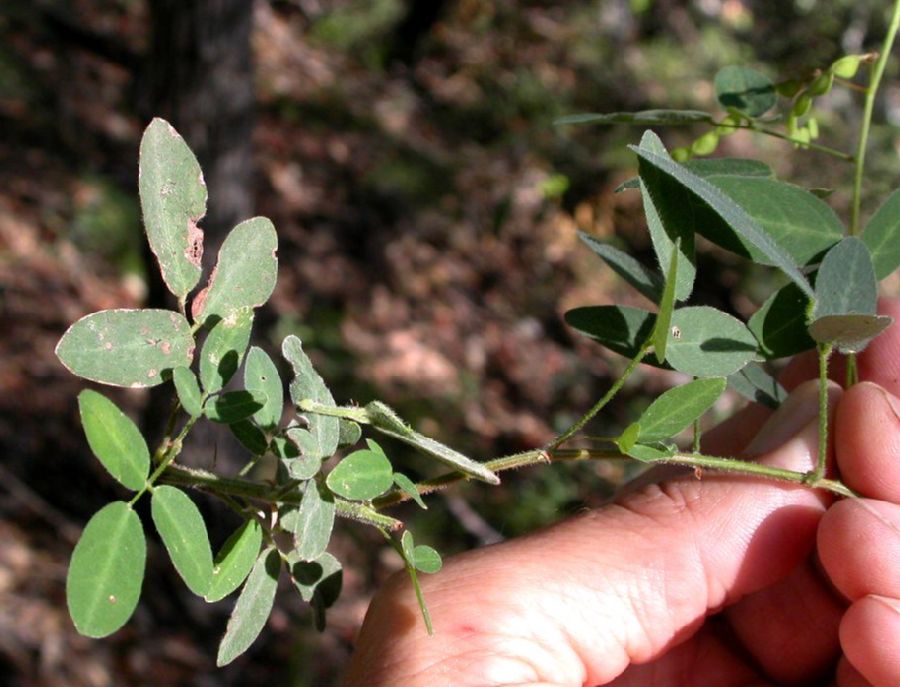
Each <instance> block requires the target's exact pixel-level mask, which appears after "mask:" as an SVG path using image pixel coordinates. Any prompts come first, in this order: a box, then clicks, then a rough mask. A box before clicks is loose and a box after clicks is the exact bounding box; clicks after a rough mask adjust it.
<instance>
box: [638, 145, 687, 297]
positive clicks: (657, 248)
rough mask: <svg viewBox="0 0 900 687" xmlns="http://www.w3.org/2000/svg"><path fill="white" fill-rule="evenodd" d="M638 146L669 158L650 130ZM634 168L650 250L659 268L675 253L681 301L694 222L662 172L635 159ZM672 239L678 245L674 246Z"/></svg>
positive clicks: (681, 199)
mask: <svg viewBox="0 0 900 687" xmlns="http://www.w3.org/2000/svg"><path fill="white" fill-rule="evenodd" d="M640 150H642V151H644V152H649V153H650V154H651V155H654V156H658V157H661V158H665V159H666V160H669V161H670V162H671V163H672V164H673V165H674V164H676V163H675V162H672V160H671V158H670V157H669V154H668V153H667V152H666V149H665V146H663V144H662V141H661V140H659V137H658V136H657V135H656V134H654V133H653V132H652V131H646V132H644V135H643V137H642V138H641V145H640ZM638 172H639V175H640V181H641V196H642V198H643V201H644V214H645V215H646V217H647V229H648V230H649V232H650V239H651V241H652V242H653V250H654V252H655V253H656V259H657V261H658V262H659V267H660V271H661V272H666V271H667V270H668V268H669V265H670V263H671V257H672V253H673V252H675V253H676V254H677V255H678V269H677V275H678V281H677V283H676V285H675V300H677V301H683V300H687V298H688V297H689V296H690V295H691V291H692V289H693V286H694V275H695V273H696V267H695V266H694V231H695V229H696V227H695V226H694V221H693V215H692V213H689V212H685V204H684V197H683V196H684V194H683V193H681V192H680V190H679V188H678V186H677V184H676V183H674V182H673V181H672V180H671V179H670V178H669V177H667V176H666V175H665V174H662V173H660V172H659V170H657V169H656V168H654V167H653V166H652V165H648V164H646V163H645V162H644V161H643V159H641V160H639V164H638ZM676 240H678V241H679V242H680V244H679V245H680V249H678V250H676V248H675V243H676Z"/></svg>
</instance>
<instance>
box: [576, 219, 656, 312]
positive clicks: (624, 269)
mask: <svg viewBox="0 0 900 687" xmlns="http://www.w3.org/2000/svg"><path fill="white" fill-rule="evenodd" d="M578 236H579V238H580V239H581V240H582V241H584V243H586V244H587V245H588V247H590V249H591V250H592V251H594V252H595V253H596V254H597V255H599V256H600V257H601V258H603V261H604V262H606V264H607V265H609V266H610V267H611V268H612V269H613V271H614V272H615V273H616V274H618V275H619V276H620V277H622V279H624V280H625V281H626V282H628V283H629V284H631V286H633V287H634V288H635V289H637V290H638V291H639V292H640V293H641V294H643V295H644V296H646V297H647V298H649V299H650V300H651V301H653V302H654V303H659V300H660V297H661V296H662V292H663V279H662V277H661V276H660V275H659V273H658V272H655V271H654V270H651V269H650V268H649V267H645V266H644V265H642V264H641V263H639V262H638V261H637V260H635V259H634V258H633V257H631V256H630V255H629V254H628V253H626V252H625V251H621V250H619V249H618V248H614V247H613V246H611V245H609V244H607V243H602V242H600V241H598V240H597V239H595V238H594V237H593V236H589V235H588V234H585V233H584V232H578Z"/></svg>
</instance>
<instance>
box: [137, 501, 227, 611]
mask: <svg viewBox="0 0 900 687" xmlns="http://www.w3.org/2000/svg"><path fill="white" fill-rule="evenodd" d="M150 506H151V513H152V515H153V523H154V524H155V525H156V530H157V531H158V532H159V536H160V537H162V540H163V544H165V546H166V550H167V551H168V552H169V557H170V558H171V559H172V563H173V564H174V565H175V569H176V570H177V571H178V574H179V575H181V579H183V580H184V583H185V584H186V585H187V587H188V589H190V590H191V591H192V592H193V593H194V594H196V595H197V596H204V595H205V594H206V593H207V591H208V590H209V586H210V584H211V582H212V569H213V559H212V551H211V550H210V548H209V535H208V534H207V532H206V524H205V523H204V522H203V516H202V515H200V509H198V508H197V505H196V504H195V503H194V502H193V501H192V500H191V499H190V497H189V496H188V495H187V494H185V493H184V492H183V491H181V490H180V489H176V488H175V487H170V486H167V485H163V486H157V487H154V489H153V496H152V498H151V499H150Z"/></svg>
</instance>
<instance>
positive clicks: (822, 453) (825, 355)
mask: <svg viewBox="0 0 900 687" xmlns="http://www.w3.org/2000/svg"><path fill="white" fill-rule="evenodd" d="M830 357H831V344H819V455H818V457H817V459H816V469H815V470H814V471H813V473H812V476H811V479H812V481H813V482H817V481H819V480H821V479H822V478H823V477H824V476H825V464H826V463H827V461H828V359H829V358H830Z"/></svg>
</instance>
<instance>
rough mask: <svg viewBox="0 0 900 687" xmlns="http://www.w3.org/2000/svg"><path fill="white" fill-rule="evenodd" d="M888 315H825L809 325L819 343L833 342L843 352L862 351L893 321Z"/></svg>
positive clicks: (812, 334)
mask: <svg viewBox="0 0 900 687" xmlns="http://www.w3.org/2000/svg"><path fill="white" fill-rule="evenodd" d="M893 321H894V319H893V318H892V317H887V316H886V315H854V314H851V315H823V316H822V317H820V318H818V319H817V320H816V321H815V322H813V323H812V324H811V325H809V334H810V336H812V338H813V339H815V340H816V341H818V342H819V343H833V344H835V345H836V346H837V347H838V350H839V351H840V352H841V353H860V352H861V351H863V350H864V349H865V347H866V346H868V345H869V342H870V341H871V340H872V339H874V338H875V337H876V336H878V335H879V334H881V332H883V331H884V330H885V329H887V328H888V327H889V326H891V324H892V323H893Z"/></svg>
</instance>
